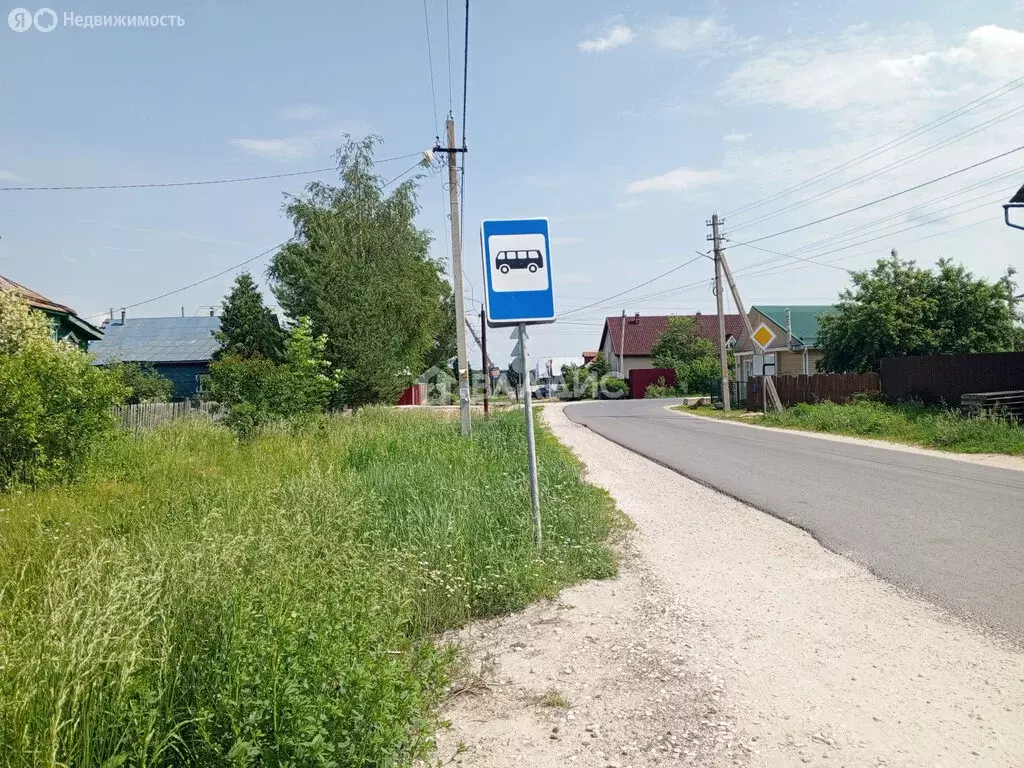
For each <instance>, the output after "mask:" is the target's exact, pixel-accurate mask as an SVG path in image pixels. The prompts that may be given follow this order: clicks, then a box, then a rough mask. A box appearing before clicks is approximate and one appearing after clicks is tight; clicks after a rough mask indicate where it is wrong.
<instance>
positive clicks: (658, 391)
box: [644, 377, 679, 399]
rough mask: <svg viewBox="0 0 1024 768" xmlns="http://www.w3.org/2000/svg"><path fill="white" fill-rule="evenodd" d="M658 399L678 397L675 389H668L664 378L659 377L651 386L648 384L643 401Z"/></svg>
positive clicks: (677, 391)
mask: <svg viewBox="0 0 1024 768" xmlns="http://www.w3.org/2000/svg"><path fill="white" fill-rule="evenodd" d="M658 397H679V390H678V389H676V388H675V387H670V386H669V385H668V384H666V383H665V378H664V377H661V378H659V379H658V380H657V381H656V382H654V383H653V384H648V385H647V389H646V390H644V398H645V399H654V398H658Z"/></svg>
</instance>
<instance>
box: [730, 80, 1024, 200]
mask: <svg viewBox="0 0 1024 768" xmlns="http://www.w3.org/2000/svg"><path fill="white" fill-rule="evenodd" d="M1022 86H1024V76H1022V77H1018V78H1015V79H1013V80H1011V81H1009V82H1008V83H1005V84H1004V85H1001V86H999V87H998V88H996V89H994V90H992V91H989V92H987V93H984V94H982V95H981V96H979V97H977V98H976V99H972V100H971V101H969V102H967V103H966V104H963V105H961V106H959V107H957V108H956V109H954V110H952V111H951V112H947V113H945V114H944V115H940V116H939V117H937V118H935V119H934V120H932V121H930V122H928V123H926V124H924V125H922V126H919V127H917V128H915V129H913V130H911V131H909V132H908V133H905V134H903V135H902V136H898V137H896V138H895V139H892V140H890V141H888V142H886V143H884V144H882V145H881V146H878V147H875V148H874V149H871V150H869V151H867V152H865V153H863V154H861V155H858V156H857V157H854V158H853V159H851V160H847V161H846V162H844V163H840V164H839V165H837V166H834V167H832V168H830V169H827V170H825V171H822V172H821V173H819V174H817V175H815V176H812V177H811V178H809V179H805V180H804V181H802V182H799V183H797V184H794V185H792V186H789V187H786V188H785V189H782V190H780V191H778V192H775V193H773V194H771V195H768V196H766V197H763V198H761V199H759V200H756V201H754V202H752V203H748V204H747V205H744V206H741V207H740V208H736V209H734V210H732V211H727V212H726V213H725V215H726V216H735V215H737V214H739V213H744V212H745V211H749V210H753V209H754V208H759V207H760V206H762V205H765V204H767V203H770V202H773V201H775V200H778V199H780V198H783V197H788V196H789V195H791V194H793V193H794V192H798V191H800V190H801V189H805V188H806V187H808V186H811V185H813V184H815V183H817V182H818V181H823V180H824V179H827V178H831V177H832V176H835V175H836V174H838V173H841V172H842V171H844V170H846V169H848V168H852V167H854V166H855V165H859V164H860V163H862V162H864V161H866V160H870V159H871V158H873V157H877V156H878V155H879V154H881V153H883V152H885V151H887V150H889V149H893V148H894V147H898V146H900V145H902V144H905V143H907V142H908V141H910V140H912V139H914V138H916V137H917V136H920V135H921V134H923V133H927V132H928V131H931V130H933V129H935V128H938V127H939V126H942V125H945V124H946V123H948V122H950V121H951V120H955V119H956V118H958V117H961V116H962V115H964V114H967V113H968V112H971V111H973V110H975V109H978V108H979V107H982V106H984V105H985V104H988V103H989V102H991V101H993V100H995V99H997V98H999V97H1001V96H1004V95H1006V94H1007V93H1009V92H1010V91H1013V90H1015V89H1017V88H1020V87H1022Z"/></svg>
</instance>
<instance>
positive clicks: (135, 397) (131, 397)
mask: <svg viewBox="0 0 1024 768" xmlns="http://www.w3.org/2000/svg"><path fill="white" fill-rule="evenodd" d="M108 370H109V371H110V372H111V373H112V374H114V375H115V376H116V377H117V378H118V380H119V381H120V382H121V386H123V387H124V388H125V399H124V401H125V402H126V403H129V404H134V403H166V402H167V401H168V400H170V399H171V398H172V397H173V396H174V382H173V381H171V380H170V379H168V378H167V377H166V376H161V375H160V374H159V373H157V372H156V371H155V370H153V368H152V366H148V365H141V364H139V363H122V362H115V363H113V364H111V365H110V366H108Z"/></svg>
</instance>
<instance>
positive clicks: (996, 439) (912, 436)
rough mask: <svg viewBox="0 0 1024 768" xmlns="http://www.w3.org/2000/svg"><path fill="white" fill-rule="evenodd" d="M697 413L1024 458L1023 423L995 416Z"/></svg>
mask: <svg viewBox="0 0 1024 768" xmlns="http://www.w3.org/2000/svg"><path fill="white" fill-rule="evenodd" d="M677 410H683V411H687V410H691V409H687V408H685V407H681V408H678V409H677ZM693 412H695V413H699V414H702V415H711V416H715V417H718V418H730V419H736V420H742V421H748V422H754V423H757V424H764V425H765V426H771V427H785V428H788V429H800V430H806V431H810V432H830V433H833V434H839V435H853V436H856V437H870V438H877V439H880V440H890V441H893V442H899V443H908V444H910V445H921V446H925V447H928V448H935V449H937V450H942V451H952V452H957V453H1000V454H1007V455H1011V456H1024V427H1021V425H1020V424H1019V423H1018V422H1015V421H1013V420H1011V419H1007V418H1003V417H1000V416H994V415H990V414H979V415H976V416H965V415H963V414H961V413H960V412H958V411H951V410H944V409H940V408H931V407H928V406H924V405H920V404H917V403H901V404H895V405H888V404H886V403H881V402H876V401H870V400H865V401H859V402H853V403H848V404H846V405H836V404H834V403H816V404H814V405H810V404H806V403H804V404H800V405H796V406H793V407H792V408H787V409H785V410H784V411H782V412H781V413H773V412H769V413H768V414H767V415H765V416H761V415H760V414H756V415H753V416H749V415H748V416H744V415H742V412H739V411H734V412H732V413H730V414H726V413H724V412H723V411H716V410H715V409H708V408H701V409H696V410H694V411H693Z"/></svg>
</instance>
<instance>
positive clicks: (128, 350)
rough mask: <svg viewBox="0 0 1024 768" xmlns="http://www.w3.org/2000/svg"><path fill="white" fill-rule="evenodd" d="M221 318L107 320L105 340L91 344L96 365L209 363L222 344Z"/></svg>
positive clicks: (104, 332) (104, 331) (131, 318)
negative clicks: (217, 334) (218, 336)
mask: <svg viewBox="0 0 1024 768" xmlns="http://www.w3.org/2000/svg"><path fill="white" fill-rule="evenodd" d="M217 330H220V318H219V317H129V318H127V319H126V320H125V321H124V324H123V325H122V323H121V321H120V320H116V321H114V322H112V323H107V324H106V325H105V326H104V328H103V339H102V340H101V341H94V342H92V343H91V344H89V352H91V353H92V354H93V355H94V356H95V358H96V361H95V362H96V365H106V364H107V363H112V362H114V361H116V360H120V361H122V362H130V363H193V362H208V361H209V360H210V359H211V358H212V357H213V353H214V352H215V351H217V347H218V346H219V344H218V343H217V340H216V339H215V338H214V337H213V332H214V331H217Z"/></svg>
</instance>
